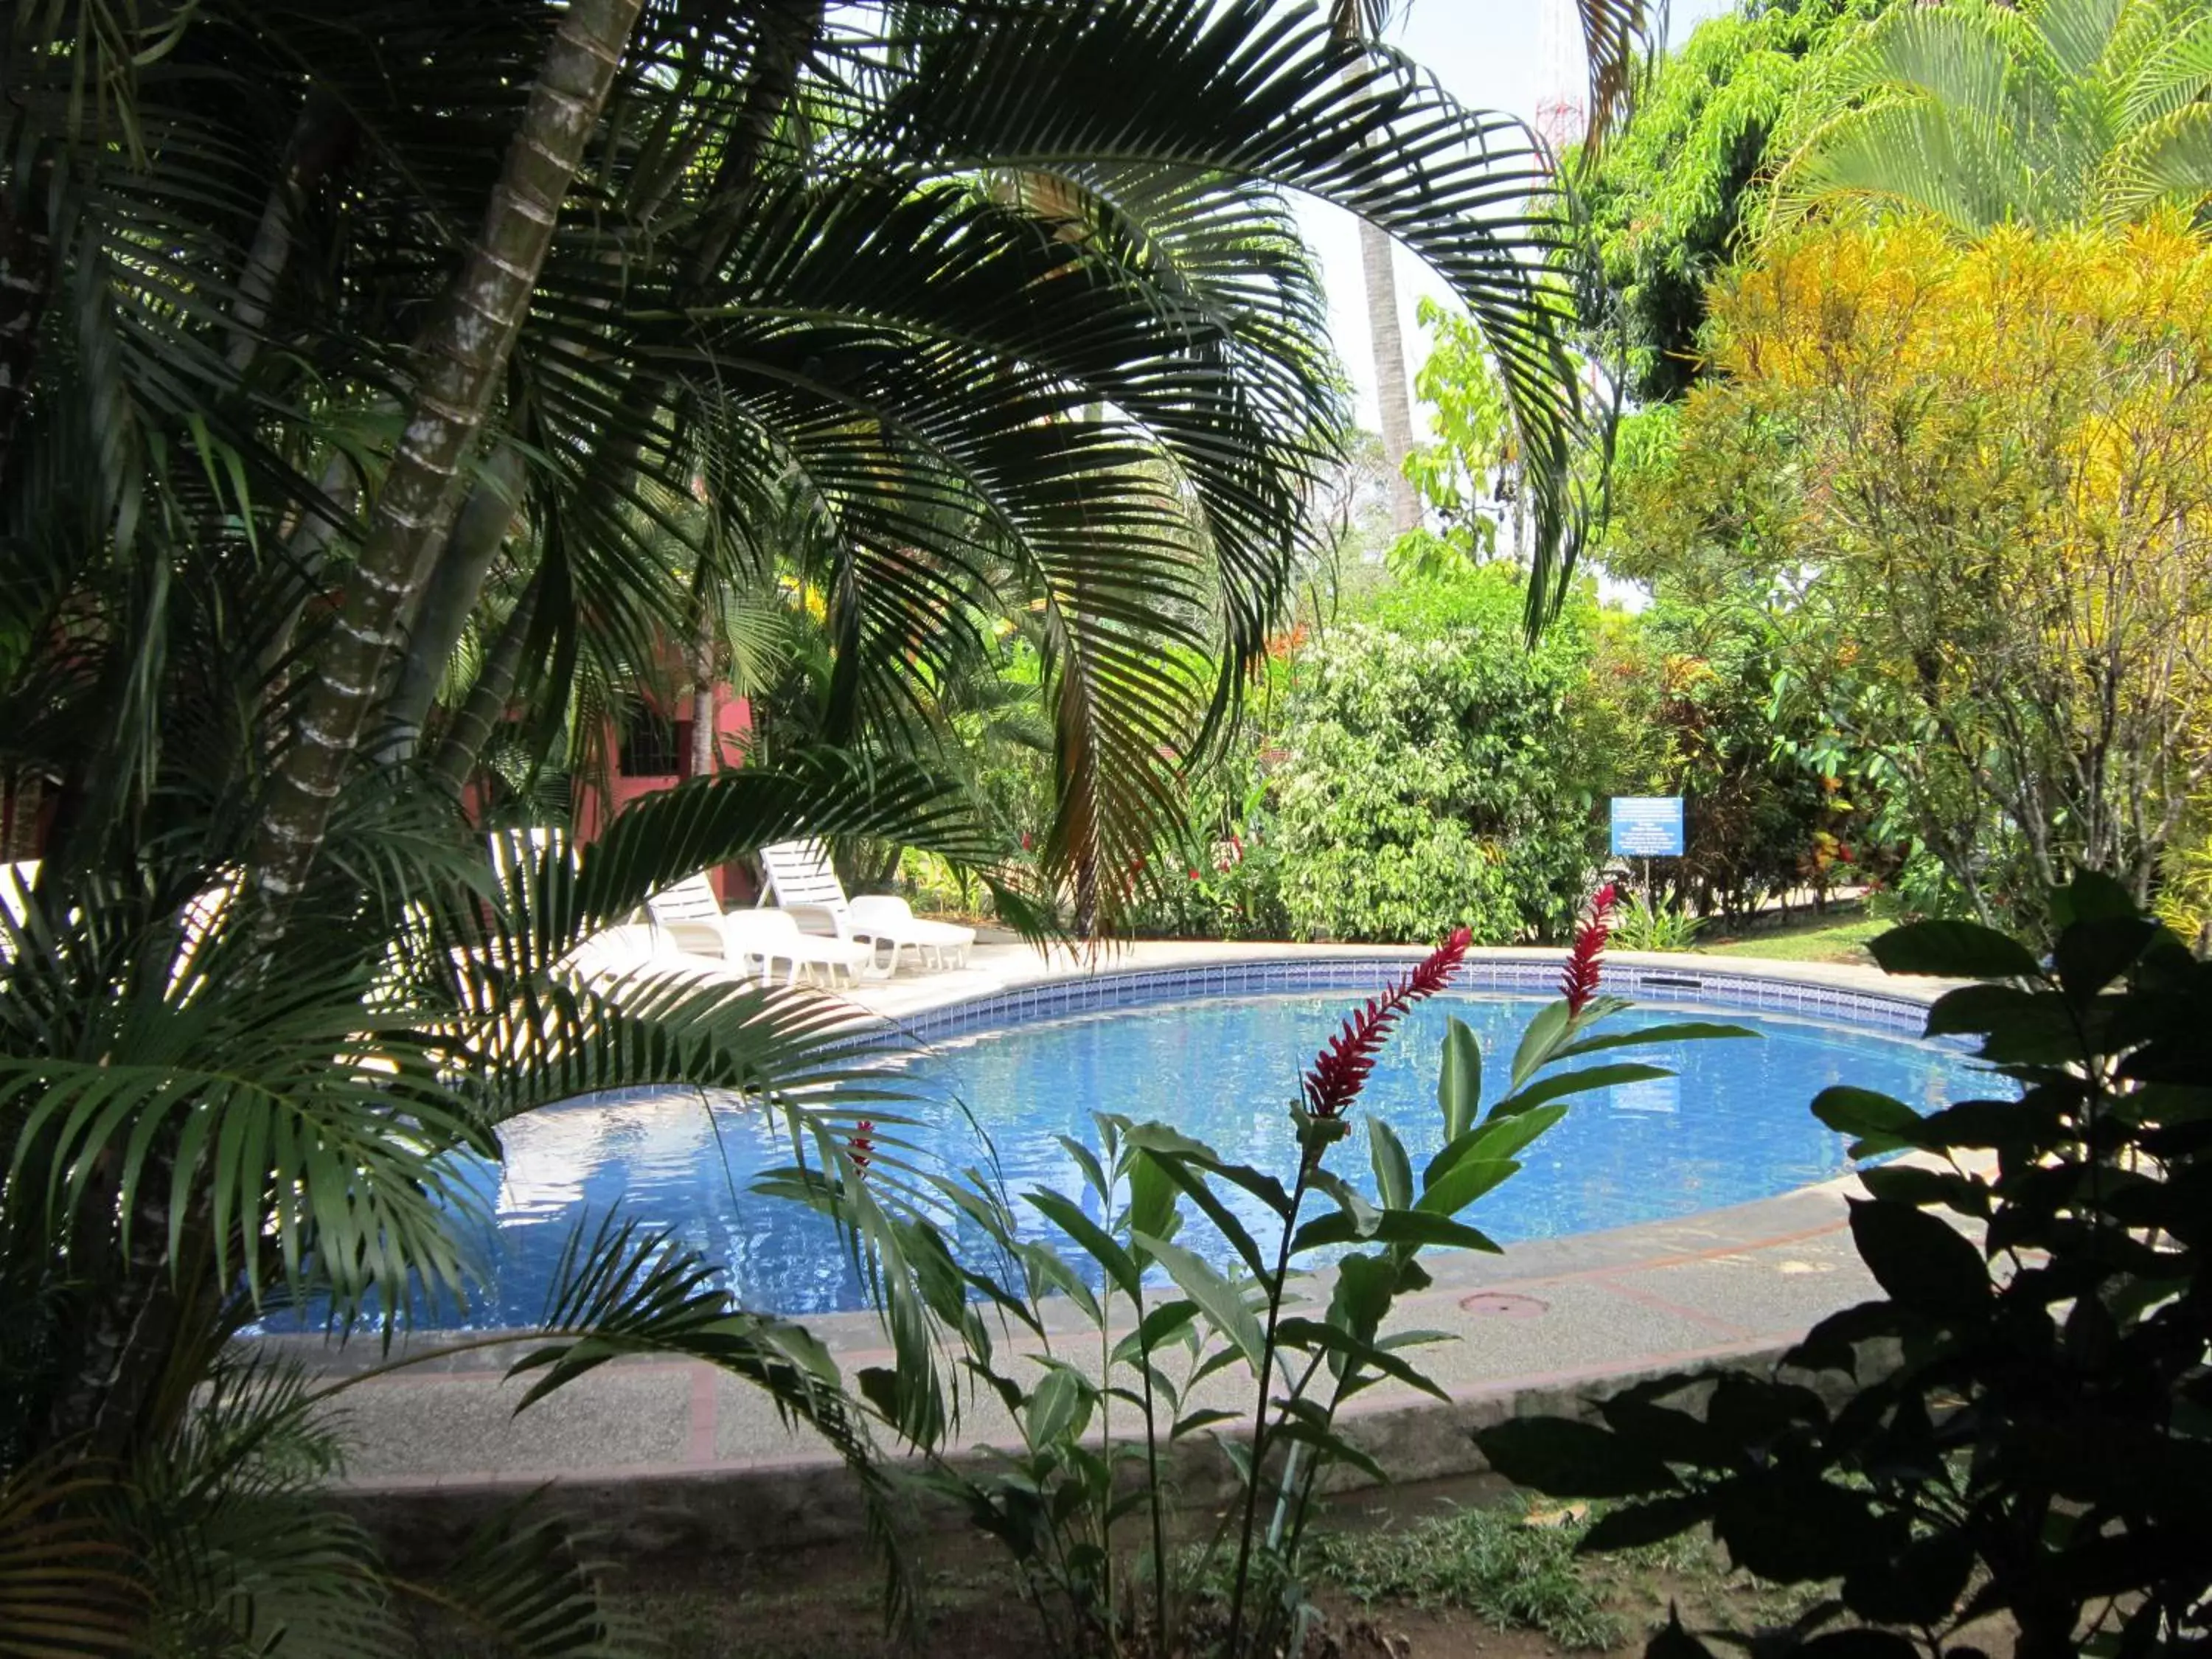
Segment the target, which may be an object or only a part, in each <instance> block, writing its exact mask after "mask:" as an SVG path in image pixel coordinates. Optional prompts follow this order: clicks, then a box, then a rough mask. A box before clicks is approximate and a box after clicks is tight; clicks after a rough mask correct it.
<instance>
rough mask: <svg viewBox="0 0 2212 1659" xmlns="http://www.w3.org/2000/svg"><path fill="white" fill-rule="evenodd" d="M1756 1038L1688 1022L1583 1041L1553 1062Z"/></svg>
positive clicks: (1748, 1032)
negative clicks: (1649, 1047)
mask: <svg viewBox="0 0 2212 1659" xmlns="http://www.w3.org/2000/svg"><path fill="white" fill-rule="evenodd" d="M1759 1035H1760V1034H1759V1032H1757V1031H1754V1030H1752V1028H1751V1027H1750V1026H1748V1025H1729V1024H1722V1023H1718V1022H1716V1021H1712V1020H1703V1019H1688V1020H1682V1021H1680V1022H1678V1023H1677V1024H1672V1025H1647V1026H1645V1027H1644V1029H1643V1030H1638V1031H1607V1033H1605V1034H1604V1035H1603V1036H1587V1037H1583V1039H1582V1040H1581V1041H1580V1042H1570V1043H1569V1044H1567V1046H1566V1047H1565V1048H1562V1049H1560V1050H1559V1053H1557V1054H1553V1056H1552V1058H1553V1060H1572V1059H1573V1058H1574V1057H1575V1056H1576V1055H1577V1054H1599V1053H1601V1052H1603V1051H1604V1050H1606V1049H1607V1048H1642V1047H1644V1046H1645V1045H1646V1044H1650V1043H1656V1042H1712V1041H1716V1040H1717V1039H1720V1038H1723V1037H1755V1036H1759Z"/></svg>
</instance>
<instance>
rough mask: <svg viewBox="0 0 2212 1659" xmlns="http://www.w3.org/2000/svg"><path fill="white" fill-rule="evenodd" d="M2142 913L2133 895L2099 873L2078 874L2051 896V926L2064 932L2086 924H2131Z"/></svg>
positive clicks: (2090, 871) (2084, 872) (2083, 872)
mask: <svg viewBox="0 0 2212 1659" xmlns="http://www.w3.org/2000/svg"><path fill="white" fill-rule="evenodd" d="M2140 915H2142V911H2141V909H2140V908H2137V906H2136V902H2135V898H2134V896H2133V895H2131V894H2130V892H2129V891H2128V890H2127V889H2126V888H2125V887H2124V886H2122V885H2121V884H2119V883H2118V882H2117V881H2115V880H2113V879H2112V877H2110V876H2108V875H2106V874H2104V873H2103V872H2100V871H2096V870H2080V871H2076V872H2075V876H2074V879H2073V880H2071V881H2069V882H2068V883H2067V884H2065V885H2064V886H2063V887H2057V888H2053V889H2052V890H2051V925H2052V926H2053V927H2057V928H2058V929H2059V930H2060V932H2061V933H2063V932H2064V931H2065V930H2066V929H2067V928H2069V927H2075V926H2076V925H2077V924H2079V923H2081V922H2085V921H2133V920H2135V919H2136V917H2138V916H2140Z"/></svg>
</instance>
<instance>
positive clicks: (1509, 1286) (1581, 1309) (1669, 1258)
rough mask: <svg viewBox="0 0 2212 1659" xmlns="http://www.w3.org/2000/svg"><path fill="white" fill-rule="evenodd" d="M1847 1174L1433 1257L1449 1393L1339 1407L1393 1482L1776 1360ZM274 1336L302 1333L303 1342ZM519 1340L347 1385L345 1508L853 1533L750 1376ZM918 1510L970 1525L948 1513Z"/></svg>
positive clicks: (711, 1538) (401, 1516)
mask: <svg viewBox="0 0 2212 1659" xmlns="http://www.w3.org/2000/svg"><path fill="white" fill-rule="evenodd" d="M1855 1186H1856V1182H1855V1180H1854V1179H1853V1178H1851V1177H1844V1178H1843V1179H1840V1180H1835V1181H1829V1182H1822V1183H1820V1184H1819V1185H1817V1186H1813V1187H1807V1188H1797V1189H1796V1190H1795V1191H1792V1192H1790V1193H1785V1194H1779V1195H1778V1196H1775V1197H1772V1198H1766V1199H1760V1200H1754V1201H1753V1202H1751V1203H1747V1204H1741V1205H1735V1206H1730V1207H1728V1208H1725V1209H1719V1210H1708V1211H1703V1212H1698V1213H1696V1214H1693V1215H1690V1216H1686V1217H1683V1218H1677V1219H1674V1220H1671V1221H1661V1222H1646V1223H1639V1224H1637V1225H1632V1226H1627V1227H1620V1228H1613V1229H1607V1230H1605V1231H1599V1232H1592V1233H1581V1234H1576V1235H1572V1236H1571V1237H1564V1238H1553V1239H1544V1240H1540V1241H1535V1242H1533V1243H1528V1244H1523V1245H1517V1246H1514V1247H1512V1248H1510V1249H1509V1250H1508V1251H1507V1252H1506V1253H1505V1254H1504V1255H1498V1256H1492V1255H1478V1254H1476V1253H1474V1252H1468V1251H1454V1252H1439V1253H1437V1254H1436V1255H1432V1256H1430V1257H1427V1258H1425V1260H1426V1261H1428V1263H1429V1265H1430V1267H1431V1271H1432V1272H1433V1273H1434V1274H1435V1277H1436V1283H1435V1285H1433V1286H1432V1287H1431V1289H1429V1290H1428V1291H1423V1292H1421V1293H1419V1295H1417V1296H1414V1297H1408V1298H1406V1299H1405V1301H1404V1302H1403V1303H1402V1304H1401V1317H1402V1321H1403V1322H1404V1323H1407V1324H1410V1325H1418V1326H1421V1327H1425V1328H1437V1329H1441V1330H1444V1331H1446V1332H1448V1333H1449V1334H1451V1335H1453V1336H1455V1337H1457V1338H1459V1339H1460V1340H1457V1341H1455V1342H1452V1343H1449V1344H1442V1345H1438V1346H1433V1347H1430V1348H1426V1349H1424V1350H1423V1351H1422V1355H1421V1358H1422V1363H1423V1364H1425V1367H1426V1369H1428V1370H1430V1372H1431V1374H1432V1375H1433V1376H1435V1377H1436V1379H1437V1382H1438V1383H1440V1384H1441V1385H1442V1387H1443V1390H1444V1393H1445V1394H1446V1395H1447V1399H1446V1400H1444V1401H1436V1400H1433V1399H1431V1398H1428V1397H1426V1396H1423V1395H1415V1394H1413V1392H1411V1391H1410V1390H1407V1389H1401V1388H1398V1387H1396V1386H1395V1385H1394V1386H1391V1387H1388V1388H1378V1389H1375V1390H1373V1391H1371V1392H1370V1394H1369V1395H1366V1396H1364V1397H1363V1399H1362V1400H1360V1401H1357V1402H1355V1406H1354V1408H1353V1409H1352V1411H1350V1412H1348V1413H1347V1429H1348V1431H1349V1432H1351V1433H1352V1435H1353V1436H1354V1437H1356V1438H1357V1439H1358V1441H1359V1443H1361V1444H1362V1445H1363V1446H1364V1447H1365V1448H1366V1449H1368V1450H1369V1451H1370V1454H1371V1455H1374V1456H1376V1459H1377V1460H1378V1461H1379V1462H1382V1463H1383V1466H1384V1467H1385V1468H1389V1470H1390V1471H1391V1473H1392V1474H1393V1477H1394V1479H1395V1481H1396V1482H1397V1483H1398V1484H1401V1485H1405V1484H1410V1483H1414V1482H1419V1481H1427V1480H1462V1479H1466V1478H1469V1477H1480V1476H1481V1475H1483V1474H1485V1473H1486V1470H1485V1466H1484V1464H1483V1462H1482V1460H1481V1457H1480V1454H1479V1453H1478V1452H1477V1451H1476V1449H1475V1447H1474V1441H1473V1439H1472V1438H1471V1435H1470V1431H1472V1430H1474V1429H1475V1428H1478V1427H1481V1426H1484V1425H1487V1424H1491V1423H1494V1422H1497V1421H1499V1420H1501V1419H1504V1418H1507V1417H1511V1416H1515V1415H1526V1414H1531V1413H1567V1414H1571V1415H1572V1414H1585V1413H1589V1411H1590V1410H1591V1409H1592V1407H1593V1405H1594V1402H1595V1401H1599V1400H1601V1399H1603V1398H1604V1397H1606V1396H1607V1395H1611V1394H1613V1393H1614V1392H1617V1391H1618V1390H1620V1389H1623V1388H1626V1387H1629V1386H1631V1385H1632V1384H1633V1383H1637V1382H1638V1381H1641V1380H1644V1379H1645V1378H1648V1377H1650V1376H1658V1375H1663V1374H1665V1373H1667V1372H1668V1371H1672V1370H1685V1369H1702V1368H1709V1367H1723V1366H1736V1367H1747V1366H1764V1365H1767V1364H1771V1362H1772V1361H1773V1360H1775V1359H1776V1358H1779V1356H1780V1355H1781V1354H1782V1352H1784V1351H1785V1350H1786V1349H1787V1348H1788V1347H1789V1346H1790V1344H1791V1343H1793V1342H1794V1341H1795V1340H1796V1339H1797V1338H1799V1337H1800V1336H1802V1334H1804V1332H1805V1331H1806V1330H1807V1329H1808V1328H1810V1327H1811V1326H1812V1325H1813V1324H1814V1323H1816V1322H1818V1321H1819V1320H1820V1319H1821V1318H1824V1317H1826V1316H1827V1315H1828V1314H1830V1313H1832V1312H1835V1311H1837V1310H1839V1309H1842V1308H1844V1307H1847V1306H1850V1305H1851V1304H1855V1303H1857V1302H1860V1301H1863V1300H1865V1299H1867V1298H1868V1297H1870V1296H1873V1295H1876V1294H1878V1293H1879V1291H1878V1287H1877V1286H1876V1285H1875V1282H1874V1280H1873V1279H1872V1278H1871V1276H1870V1275H1869V1274H1868V1273H1866V1271H1865V1269H1864V1267H1863V1266H1862V1264H1861V1263H1860V1262H1859V1261H1858V1258H1857V1253H1856V1252H1855V1251H1854V1250H1853V1249H1852V1248H1851V1243H1850V1232H1849V1220H1848V1214H1847V1211H1846V1208H1845V1200H1846V1199H1847V1198H1848V1196H1849V1195H1850V1192H1851V1190H1852V1189H1853V1188H1854V1187H1855ZM1316 1279H1317V1280H1321V1281H1322V1282H1320V1283H1317V1284H1316V1287H1315V1288H1316V1293H1317V1294H1325V1280H1323V1279H1322V1275H1318V1274H1317V1275H1316ZM807 1328H808V1329H809V1330H810V1331H811V1333H812V1334H814V1335H815V1336H816V1337H817V1339H819V1340H822V1341H823V1343H824V1345H825V1346H827V1347H828V1348H829V1351H830V1352H831V1353H832V1355H833V1356H834V1357H835V1358H836V1360H837V1362H838V1364H840V1365H841V1367H842V1368H843V1369H844V1370H845V1372H846V1374H847V1375H848V1376H850V1375H851V1374H852V1373H853V1372H854V1370H857V1369H858V1368H860V1367H861V1366H865V1365H869V1364H880V1363H883V1362H884V1361H885V1360H886V1359H887V1358H889V1355H888V1352H886V1351H885V1350H884V1347H883V1346H882V1342H883V1338H882V1335H881V1333H880V1329H879V1328H878V1326H877V1325H876V1322H875V1321H874V1318H873V1316H871V1315H868V1314H865V1313H849V1314H834V1315H829V1316H822V1317H818V1318H816V1319H811V1320H809V1321H808V1322H807ZM280 1340H284V1341H286V1342H287V1344H288V1346H291V1345H293V1344H297V1345H299V1346H298V1347H296V1348H295V1352H300V1351H301V1350H302V1349H306V1348H307V1347H310V1346H313V1345H311V1344H309V1343H308V1342H307V1341H306V1340H303V1339H280ZM371 1346H373V1345H371ZM303 1357H304V1356H303ZM512 1357H513V1355H512V1353H507V1354H502V1353H501V1352H498V1351H496V1350H493V1351H479V1352H477V1353H475V1354H472V1355H470V1356H467V1357H466V1358H465V1363H462V1364H454V1365H453V1366H450V1367H448V1368H446V1369H442V1370H424V1371H422V1372H420V1373H416V1374H414V1375H411V1376H410V1375H406V1374H402V1375H400V1376H392V1377H386V1378H380V1379H377V1380H375V1381H373V1382H370V1383H365V1384H363V1385H362V1387H360V1388H358V1389H354V1390H352V1391H351V1392H350V1393H349V1395H347V1396H345V1398H346V1401H347V1407H346V1409H347V1412H348V1414H349V1419H350V1422H349V1442H350V1443H352V1444H353V1445H354V1446H356V1448H358V1449H359V1452H358V1453H357V1455H356V1456H355V1458H354V1460H353V1462H352V1466H351V1469H350V1472H349V1478H348V1479H347V1480H344V1481H343V1482H342V1483H341V1484H340V1486H339V1488H338V1491H339V1493H340V1495H341V1497H342V1498H343V1502H344V1503H345V1504H347V1506H348V1507H349V1510H352V1511H353V1512H354V1513H355V1514H356V1516H358V1517H359V1518H360V1519H362V1521H363V1522H365V1523H367V1524H368V1525H370V1526H372V1527H373V1528H374V1529H375V1530H376V1531H377V1532H378V1533H379V1534H380V1535H381V1536H384V1537H386V1538H387V1539H390V1540H392V1541H393V1542H394V1543H395V1544H398V1545H400V1546H402V1547H404V1548H412V1547H421V1546H422V1545H424V1544H425V1543H426V1541H442V1542H441V1543H440V1544H438V1546H437V1547H443V1546H444V1544H447V1543H453V1542H455V1541H458V1540H459V1537H460V1535H461V1534H462V1533H463V1532H464V1531H465V1528H467V1527H468V1526H469V1525H471V1524H473V1523H475V1522H478V1521H481V1520H483V1519H484V1518H486V1517H487V1516H489V1515H490V1514H492V1513H494V1512H495V1510H496V1509H497V1508H498V1506H500V1505H501V1504H507V1503H509V1502H512V1501H513V1500H514V1499H515V1498H518V1497H520V1496H522V1495H524V1494H525V1493H527V1492H534V1491H537V1490H538V1489H539V1488H541V1487H543V1488H548V1489H549V1490H548V1492H547V1501H549V1502H550V1503H552V1504H554V1505H555V1506H556V1507H557V1508H558V1509H560V1510H562V1512H563V1513H564V1514H567V1515H569V1516H572V1517H573V1518H574V1519H575V1520H577V1521H579V1522H583V1523H585V1524H587V1525H589V1526H590V1527H591V1528H593V1529H594V1531H595V1532H596V1533H597V1534H599V1537H600V1539H601V1540H602V1541H604V1542H605V1543H606V1544H611V1545H612V1546H614V1547H618V1548H620V1549H621V1550H622V1551H623V1553H624V1556H625V1558H626V1559H644V1558H654V1559H697V1558H701V1557H704V1556H706V1555H708V1554H711V1553H714V1552H717V1551H729V1550H737V1551H741V1552H743V1551H759V1550H773V1549H780V1548H793V1547H810V1546H815V1545H823V1544H832V1543H843V1542H849V1541H854V1540H857V1539H859V1538H860V1537H861V1536H862V1535H863V1533H864V1530H865V1525H866V1516H865V1513H864V1511H863V1510H862V1509H861V1507H860V1504H859V1501H858V1498H857V1493H856V1491H855V1489H854V1486H853V1483H852V1482H851V1481H850V1480H849V1477H848V1476H847V1475H846V1474H845V1472H844V1471H843V1469H842V1467H841V1466H840V1465H839V1464H838V1463H837V1462H836V1461H835V1459H834V1458H832V1457H830V1456H829V1455H827V1454H826V1452H825V1451H824V1450H823V1449H822V1447H821V1446H820V1445H819V1443H816V1442H813V1441H811V1440H810V1439H809V1438H808V1437H805V1436H803V1435H801V1434H799V1433H797V1432H794V1431H790V1430H787V1429H786V1428H785V1427H783V1426H782V1425H781V1424H780V1423H779V1422H778V1420H777V1419H776V1417H775V1413H774V1411H773V1409H772V1408H771V1407H769V1406H768V1405H767V1404H766V1402H765V1401H764V1399H763V1397H762V1396H761V1395H759V1394H758V1393H757V1390H753V1389H749V1388H747V1387H745V1386H744V1385H743V1384H741V1383H737V1382H735V1381H734V1380H732V1379H730V1378H727V1377H724V1376H719V1375H718V1374H717V1373H715V1372H714V1370H712V1369H711V1368H709V1367H707V1366H705V1365H698V1364H688V1363H671V1362H665V1361H654V1360H629V1361H616V1362H614V1363H612V1364H609V1365H607V1366H605V1367H603V1368H601V1369H600V1370H598V1371H595V1372H593V1373H592V1374H591V1375H589V1376H586V1377H584V1378H582V1379H580V1381H579V1382H577V1383H574V1384H571V1385H570V1386H569V1387H568V1388H567V1389H563V1390H562V1392H561V1393H559V1394H557V1395H553V1396H552V1397H550V1399H549V1400H548V1401H545V1402H544V1403H543V1404H541V1405H539V1406H538V1407H533V1408H532V1410H531V1411H530V1412H529V1413H526V1414H525V1415H523V1416H521V1417H520V1418H517V1417H514V1416H513V1415H512V1411H513V1405H514V1402H515V1401H517V1400H518V1399H519V1398H520V1394H521V1391H522V1389H523V1388H524V1387H525V1386H526V1381H527V1379H524V1380H523V1381H519V1382H516V1383H506V1382H504V1381H503V1380H502V1378H501V1370H502V1368H503V1366H504V1364H506V1363H507V1360H508V1359H510V1358H512ZM1006 1427H1007V1425H999V1432H998V1433H995V1434H994V1432H993V1431H992V1425H990V1424H989V1423H979V1424H978V1425H975V1428H974V1430H973V1431H971V1432H970V1433H969V1434H968V1435H967V1436H965V1437H963V1438H964V1440H965V1442H966V1443H969V1444H970V1445H981V1444H985V1443H993V1442H994V1441H995V1442H997V1443H1004V1437H1005V1433H1006ZM1215 1461H1216V1462H1218V1459H1217V1460H1215ZM1217 1473H1218V1471H1213V1470H1212V1469H1210V1468H1209V1466H1208V1465H1207V1464H1206V1462H1205V1461H1204V1460H1203V1459H1202V1458H1201V1459H1200V1461H1198V1462H1194V1465H1193V1466H1192V1467H1191V1468H1188V1469H1187V1470H1184V1471H1181V1472H1179V1479H1180V1480H1182V1482H1183V1483H1184V1486H1185V1489H1186V1493H1187V1497H1188V1501H1190V1502H1193V1503H1199V1504H1203V1503H1205V1502H1207V1501H1210V1498H1211V1496H1212V1495H1213V1494H1212V1493H1211V1492H1210V1489H1209V1487H1208V1486H1207V1485H1206V1481H1207V1480H1208V1479H1209V1478H1211V1477H1212V1475H1213V1474H1217ZM1359 1484H1364V1483H1360V1482H1353V1483H1352V1485H1354V1486H1357V1485H1359ZM920 1518H921V1521H922V1522H923V1523H924V1524H925V1525H931V1526H943V1527H947V1528H953V1527H957V1526H959V1525H960V1524H961V1523H962V1518H961V1516H958V1515H957V1514H954V1513H951V1512H949V1511H943V1512H940V1511H936V1510H931V1511H928V1512H927V1513H925V1514H923V1515H922V1516H921V1517H920Z"/></svg>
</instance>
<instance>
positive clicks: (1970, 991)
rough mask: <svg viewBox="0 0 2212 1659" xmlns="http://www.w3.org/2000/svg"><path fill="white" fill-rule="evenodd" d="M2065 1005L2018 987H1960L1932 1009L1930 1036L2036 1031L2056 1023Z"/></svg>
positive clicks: (1987, 985) (1929, 1015)
mask: <svg viewBox="0 0 2212 1659" xmlns="http://www.w3.org/2000/svg"><path fill="white" fill-rule="evenodd" d="M2062 1012H2063V1004H2061V1003H2060V1002H2059V1001H2058V1000H2057V999H2056V998H2055V997H2053V996H2052V995H2051V994H2050V993H2049V992H2047V991H2023V990H2022V989H2021V987H2019V986H2017V985H1994V984H1979V985H1961V986H1960V987H1958V989H1956V990H1955V991H1946V992H1944V993H1943V994H1942V996H1940V997H1938V998H1936V1000H1935V1001H1934V1002H1933V1003H1931V1004H1929V1008H1928V1024H1927V1026H1926V1032H1927V1035H1928V1036H1982V1035H1984V1033H1987V1032H1991V1031H2002V1030H2015V1029H2033V1030H2043V1029H2044V1028H2046V1027H2048V1026H2050V1025H2051V1024H2056V1023H2057V1019H2058V1018H2059V1017H2060V1016H2061V1015H2062Z"/></svg>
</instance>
